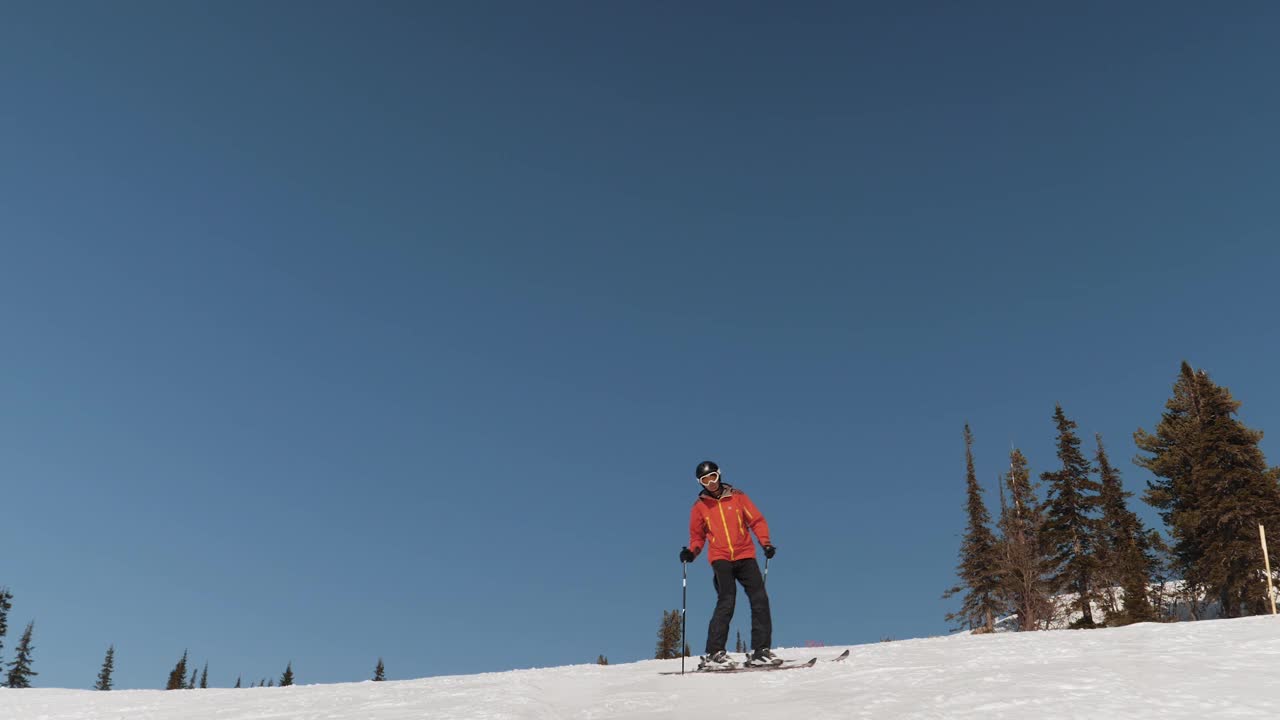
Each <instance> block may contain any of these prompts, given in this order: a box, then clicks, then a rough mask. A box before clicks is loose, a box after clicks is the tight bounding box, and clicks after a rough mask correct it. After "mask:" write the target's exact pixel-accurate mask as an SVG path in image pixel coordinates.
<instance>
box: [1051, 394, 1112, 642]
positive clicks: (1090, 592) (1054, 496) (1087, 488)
mask: <svg viewBox="0 0 1280 720" xmlns="http://www.w3.org/2000/svg"><path fill="white" fill-rule="evenodd" d="M1053 422H1054V424H1055V425H1057V428H1058V460H1059V461H1061V462H1062V468H1061V469H1059V470H1056V471H1054V472H1046V473H1042V474H1041V475H1040V479H1041V480H1043V481H1045V482H1046V483H1047V484H1048V499H1047V501H1046V503H1045V524H1044V534H1043V537H1044V540H1045V543H1046V544H1047V552H1048V553H1049V555H1050V556H1051V557H1052V560H1051V562H1052V570H1051V571H1050V578H1049V583H1050V587H1051V588H1052V589H1053V591H1054V592H1071V593H1075V595H1076V607H1077V608H1078V609H1079V610H1080V615H1081V617H1080V619H1079V620H1077V621H1075V622H1074V623H1072V627H1078V628H1091V627H1096V626H1097V623H1095V622H1094V619H1093V609H1092V602H1093V600H1094V599H1095V598H1094V595H1095V587H1094V585H1095V582H1094V575H1096V574H1097V572H1098V556H1097V535H1098V520H1097V518H1096V517H1095V516H1094V512H1095V510H1097V507H1098V502H1099V500H1098V492H1099V490H1100V488H1099V486H1098V483H1097V482H1096V481H1094V480H1093V478H1091V477H1089V472H1090V471H1091V469H1092V468H1091V467H1090V466H1089V461H1088V460H1086V459H1085V457H1084V455H1082V454H1080V438H1079V437H1078V436H1077V435H1076V432H1075V430H1076V423H1075V422H1074V421H1073V420H1070V419H1068V418H1067V415H1066V413H1064V412H1063V411H1062V406H1061V405H1055V406H1054V410H1053Z"/></svg>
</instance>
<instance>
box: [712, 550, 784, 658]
mask: <svg viewBox="0 0 1280 720" xmlns="http://www.w3.org/2000/svg"><path fill="white" fill-rule="evenodd" d="M711 572H712V578H711V580H712V582H713V583H714V584H715V588H716V610H715V612H714V613H712V614H711V627H710V628H708V630H707V654H708V655H710V654H711V653H714V652H719V651H720V650H724V649H725V643H727V642H729V621H730V620H732V619H733V606H734V603H735V602H736V601H737V599H738V583H742V589H743V590H746V591H747V600H748V601H749V602H750V603H751V649H752V650H759V649H761V648H767V647H773V620H772V618H770V616H769V595H768V594H766V593H765V591H764V577H762V576H761V575H760V564H759V563H757V562H756V559H755V558H753V557H752V558H746V559H744V560H733V561H730V560H716V561H715V562H713V563H711Z"/></svg>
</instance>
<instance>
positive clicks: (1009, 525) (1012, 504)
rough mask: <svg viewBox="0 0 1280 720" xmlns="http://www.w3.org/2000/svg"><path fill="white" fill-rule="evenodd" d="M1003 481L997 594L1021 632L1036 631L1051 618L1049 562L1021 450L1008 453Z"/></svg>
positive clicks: (1040, 513) (1041, 515) (1038, 509)
mask: <svg viewBox="0 0 1280 720" xmlns="http://www.w3.org/2000/svg"><path fill="white" fill-rule="evenodd" d="M1003 480H1004V484H1003V486H1002V490H1001V493H1000V522H999V523H998V527H999V528H1000V540H999V552H998V555H999V566H998V570H999V575H1000V594H1001V597H1002V598H1004V599H1005V601H1006V603H1007V604H1008V605H1009V607H1010V608H1012V609H1013V611H1014V612H1016V613H1017V614H1018V628H1019V629H1020V630H1038V629H1039V628H1040V625H1039V624H1040V623H1041V622H1043V621H1045V620H1048V619H1050V618H1051V617H1052V614H1053V604H1052V603H1051V602H1050V599H1049V591H1048V581H1047V578H1046V572H1047V569H1048V565H1049V560H1048V558H1047V557H1046V556H1045V553H1044V545H1043V544H1042V543H1041V541H1040V532H1041V529H1042V527H1043V526H1044V513H1043V511H1042V510H1041V507H1040V502H1039V500H1038V499H1037V498H1036V488H1035V484H1034V483H1032V482H1031V471H1030V470H1029V469H1028V468H1027V458H1026V457H1025V456H1023V454H1022V451H1021V450H1019V449H1017V448H1014V449H1013V450H1012V451H1011V452H1010V453H1009V472H1008V474H1006V475H1005V476H1004V478H1003ZM1006 494H1007V496H1008V501H1007V502H1006V501H1005V497H1006Z"/></svg>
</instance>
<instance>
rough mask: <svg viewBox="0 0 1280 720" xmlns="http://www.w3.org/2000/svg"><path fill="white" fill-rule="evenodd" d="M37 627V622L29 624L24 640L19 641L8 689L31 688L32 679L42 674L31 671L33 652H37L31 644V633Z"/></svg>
mask: <svg viewBox="0 0 1280 720" xmlns="http://www.w3.org/2000/svg"><path fill="white" fill-rule="evenodd" d="M35 625H36V624H35V621H32V622H29V623H27V629H26V631H25V632H23V633H22V639H21V640H19V641H18V647H17V649H16V650H15V651H14V655H15V656H14V659H13V662H11V663H9V677H8V678H7V679H6V681H5V685H6V686H8V687H11V688H29V687H31V678H33V677H35V676H36V675H39V674H40V673H38V672H36V671H34V670H32V669H31V651H32V650H35V646H34V645H32V644H31V633H32V631H33V630H34V629H35Z"/></svg>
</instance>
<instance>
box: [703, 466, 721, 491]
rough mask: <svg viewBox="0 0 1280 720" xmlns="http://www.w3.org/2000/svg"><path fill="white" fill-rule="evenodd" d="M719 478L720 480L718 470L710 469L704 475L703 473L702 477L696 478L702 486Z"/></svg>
mask: <svg viewBox="0 0 1280 720" xmlns="http://www.w3.org/2000/svg"><path fill="white" fill-rule="evenodd" d="M719 480H720V471H719V470H712V471H711V472H709V473H707V474H706V475H703V476H702V477H700V478H698V482H700V483H702V485H703V486H704V487H705V486H707V485H710V484H711V483H713V482H718V481H719Z"/></svg>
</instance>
